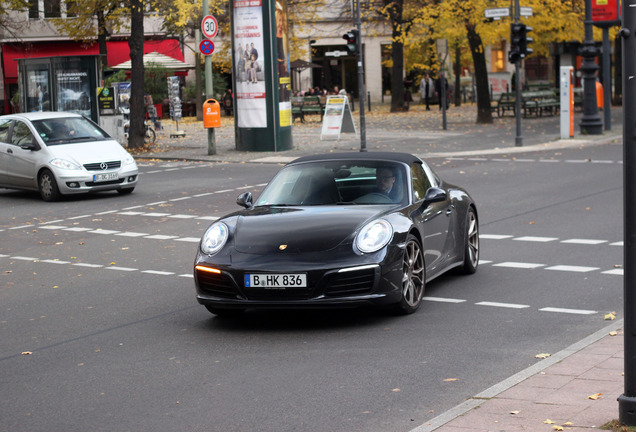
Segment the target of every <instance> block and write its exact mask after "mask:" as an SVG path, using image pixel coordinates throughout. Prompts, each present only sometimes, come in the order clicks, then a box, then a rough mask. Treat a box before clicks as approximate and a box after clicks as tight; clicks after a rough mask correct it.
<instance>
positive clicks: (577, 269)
mask: <svg viewBox="0 0 636 432" xmlns="http://www.w3.org/2000/svg"><path fill="white" fill-rule="evenodd" d="M545 270H556V271H567V272H576V273H589V272H591V271H595V270H600V269H599V268H598V267H584V266H572V265H556V266H551V267H546V268H545Z"/></svg>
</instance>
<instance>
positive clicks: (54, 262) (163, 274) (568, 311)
mask: <svg viewBox="0 0 636 432" xmlns="http://www.w3.org/2000/svg"><path fill="white" fill-rule="evenodd" d="M0 258H8V259H11V260H16V261H29V262H32V263H33V264H35V265H40V264H52V265H72V266H77V267H83V268H87V269H95V270H110V271H119V272H124V273H136V272H137V273H141V274H146V275H152V276H159V277H180V278H189V279H193V278H194V275H193V274H188V273H182V274H177V273H176V272H171V271H165V270H152V269H143V270H142V269H136V268H132V267H121V266H115V265H103V264H94V263H84V262H75V263H74V262H70V261H63V260H52V259H43V260H40V259H38V258H35V257H24V256H10V255H6V254H0ZM422 300H424V301H428V302H438V303H448V304H454V305H459V304H463V303H468V300H465V299H458V298H445V297H423V298H422ZM473 304H474V305H475V306H484V307H494V308H503V309H511V310H521V309H529V308H531V307H532V306H531V305H526V304H517V303H503V302H494V301H487V300H483V301H480V302H476V303H473ZM537 310H538V311H540V312H552V313H562V314H571V315H595V314H598V313H599V312H598V311H594V310H586V309H568V308H558V307H551V306H545V307H541V308H538V309H537Z"/></svg>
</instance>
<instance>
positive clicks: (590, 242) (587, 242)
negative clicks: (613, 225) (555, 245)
mask: <svg viewBox="0 0 636 432" xmlns="http://www.w3.org/2000/svg"><path fill="white" fill-rule="evenodd" d="M561 243H567V244H583V245H598V244H603V243H607V240H592V239H569V240H562V241H561Z"/></svg>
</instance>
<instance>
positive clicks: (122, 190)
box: [117, 187, 135, 195]
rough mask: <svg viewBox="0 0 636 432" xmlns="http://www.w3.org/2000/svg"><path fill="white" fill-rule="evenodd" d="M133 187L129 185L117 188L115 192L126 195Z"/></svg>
mask: <svg viewBox="0 0 636 432" xmlns="http://www.w3.org/2000/svg"><path fill="white" fill-rule="evenodd" d="M134 190H135V188H134V187H131V188H124V189H117V192H119V193H120V194H121V195H128V194H131V193H132V191H134Z"/></svg>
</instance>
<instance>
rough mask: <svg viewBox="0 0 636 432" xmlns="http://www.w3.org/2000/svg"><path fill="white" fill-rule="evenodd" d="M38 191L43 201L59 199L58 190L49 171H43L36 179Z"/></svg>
mask: <svg viewBox="0 0 636 432" xmlns="http://www.w3.org/2000/svg"><path fill="white" fill-rule="evenodd" d="M38 190H39V191H40V196H41V197H42V199H43V200H44V201H47V202H51V201H57V200H58V199H60V196H61V194H60V189H59V188H58V187H57V181H56V180H55V176H54V175H53V173H52V172H51V171H49V170H43V171H42V172H41V173H40V175H39V177H38Z"/></svg>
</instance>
